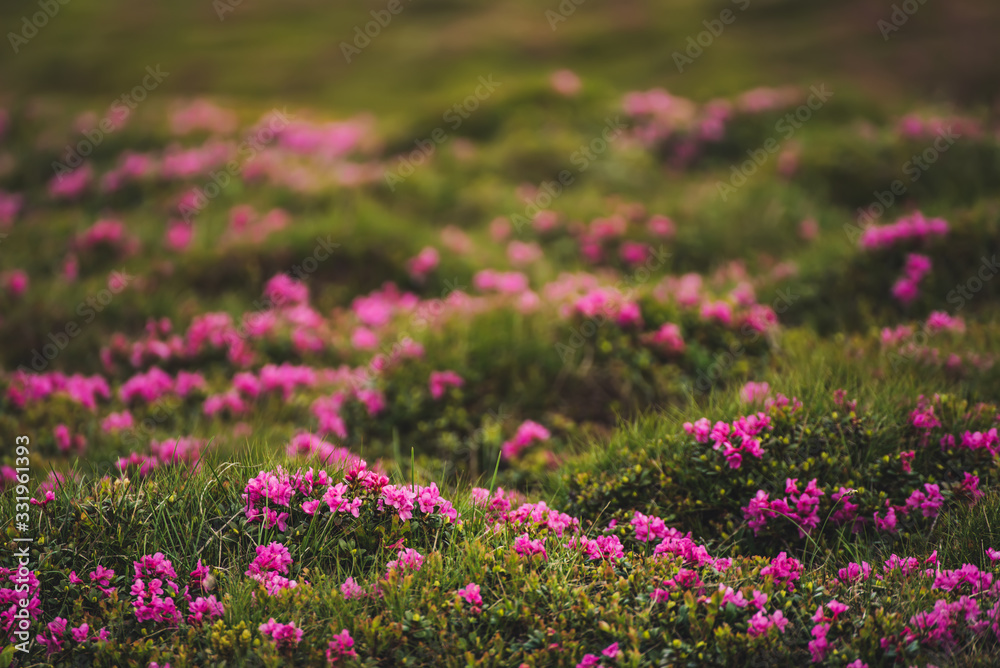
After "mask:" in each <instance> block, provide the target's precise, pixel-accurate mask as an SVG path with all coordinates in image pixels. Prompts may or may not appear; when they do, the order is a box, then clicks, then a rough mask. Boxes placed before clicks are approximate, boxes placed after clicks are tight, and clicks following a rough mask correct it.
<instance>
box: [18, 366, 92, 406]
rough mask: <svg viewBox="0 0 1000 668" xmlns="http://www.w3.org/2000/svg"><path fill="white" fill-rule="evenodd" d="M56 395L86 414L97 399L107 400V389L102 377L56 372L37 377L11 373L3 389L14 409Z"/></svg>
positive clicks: (20, 372)
mask: <svg viewBox="0 0 1000 668" xmlns="http://www.w3.org/2000/svg"><path fill="white" fill-rule="evenodd" d="M56 393H65V394H66V395H68V396H69V398H70V399H71V400H72V401H75V402H76V403H78V404H80V405H81V406H83V407H84V408H88V409H90V410H96V409H97V398H98V397H102V398H104V399H110V398H111V388H109V387H108V381H106V380H105V379H104V378H103V377H102V376H89V377H88V376H82V375H80V374H75V375H72V376H67V375H65V374H62V373H59V372H58V371H53V372H51V373H38V374H34V373H28V372H25V371H15V372H14V373H12V374H11V375H10V384H9V385H8V386H7V399H9V400H10V402H11V403H12V404H13V405H14V406H15V407H16V408H24V407H25V406H26V405H28V404H29V403H30V404H35V403H37V402H40V401H42V400H44V399H46V398H48V397H49V396H50V395H52V394H56Z"/></svg>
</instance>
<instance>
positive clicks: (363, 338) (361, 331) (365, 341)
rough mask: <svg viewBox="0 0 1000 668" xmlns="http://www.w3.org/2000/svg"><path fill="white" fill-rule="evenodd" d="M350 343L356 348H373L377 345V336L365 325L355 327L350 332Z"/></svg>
mask: <svg viewBox="0 0 1000 668" xmlns="http://www.w3.org/2000/svg"><path fill="white" fill-rule="evenodd" d="M351 345H352V346H354V348H355V349H356V350H373V349H375V348H377V347H378V336H376V335H375V332H373V331H372V330H370V329H368V328H367V327H355V328H354V331H353V332H352V333H351Z"/></svg>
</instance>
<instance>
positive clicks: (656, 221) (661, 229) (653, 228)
mask: <svg viewBox="0 0 1000 668" xmlns="http://www.w3.org/2000/svg"><path fill="white" fill-rule="evenodd" d="M646 227H648V228H649V231H650V233H652V234H655V235H656V236H658V237H663V238H665V239H668V238H670V237H672V236H674V234H675V233H676V227H675V226H674V221H672V220H671V219H670V218H667V217H666V216H653V217H652V218H650V219H649V222H648V223H646Z"/></svg>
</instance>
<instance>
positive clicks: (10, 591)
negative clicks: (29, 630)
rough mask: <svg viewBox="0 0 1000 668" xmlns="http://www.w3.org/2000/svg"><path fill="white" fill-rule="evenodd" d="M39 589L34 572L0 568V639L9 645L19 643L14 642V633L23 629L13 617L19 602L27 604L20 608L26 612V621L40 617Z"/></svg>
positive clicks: (19, 622) (39, 585) (39, 584)
mask: <svg viewBox="0 0 1000 668" xmlns="http://www.w3.org/2000/svg"><path fill="white" fill-rule="evenodd" d="M40 589H41V583H39V581H38V578H37V577H36V576H35V573H34V571H28V570H27V569H25V570H22V571H19V570H18V569H17V568H6V567H4V566H0V637H3V638H6V639H8V640H10V642H11V644H14V643H15V642H20V641H15V636H14V632H15V631H23V630H24V629H22V628H21V626H20V624H21V621H20V620H19V619H18V618H17V617H15V616H14V615H15V613H17V612H18V607H19V605H18V604H19V603H20V602H21V601H26V602H27V605H26V606H23V607H22V609H23V610H27V613H26V614H27V615H28V617H27V621H29V622H30V621H33V620H36V619H39V618H40V617H41V615H42V602H41V599H40V598H39V596H38V594H39V592H40ZM21 614H22V615H23V614H25V613H21ZM21 619H24V618H23V617H22V618H21ZM22 640H23V638H22Z"/></svg>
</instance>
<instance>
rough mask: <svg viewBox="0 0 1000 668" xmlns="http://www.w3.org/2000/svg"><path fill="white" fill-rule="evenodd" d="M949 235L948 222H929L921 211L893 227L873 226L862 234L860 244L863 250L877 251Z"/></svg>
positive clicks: (940, 220) (934, 220) (906, 217)
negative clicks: (906, 242) (905, 242)
mask: <svg viewBox="0 0 1000 668" xmlns="http://www.w3.org/2000/svg"><path fill="white" fill-rule="evenodd" d="M947 233H948V222H947V221H945V220H944V219H942V218H934V219H931V220H927V219H926V218H924V216H923V214H921V213H920V212H919V211H917V212H915V213H913V214H912V215H910V216H904V217H903V218H900V219H899V220H897V221H896V222H895V223H892V224H891V225H873V226H871V227H869V228H868V229H866V230H865V231H864V232H862V234H861V237H860V238H859V239H858V243H859V244H860V245H861V247H862V248H865V249H868V250H875V249H880V248H889V247H891V246H894V245H896V244H897V243H899V242H901V241H907V240H910V239H914V240H916V241H923V240H924V239H929V238H930V237H932V236H940V237H943V236H944V235H946V234H947Z"/></svg>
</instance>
